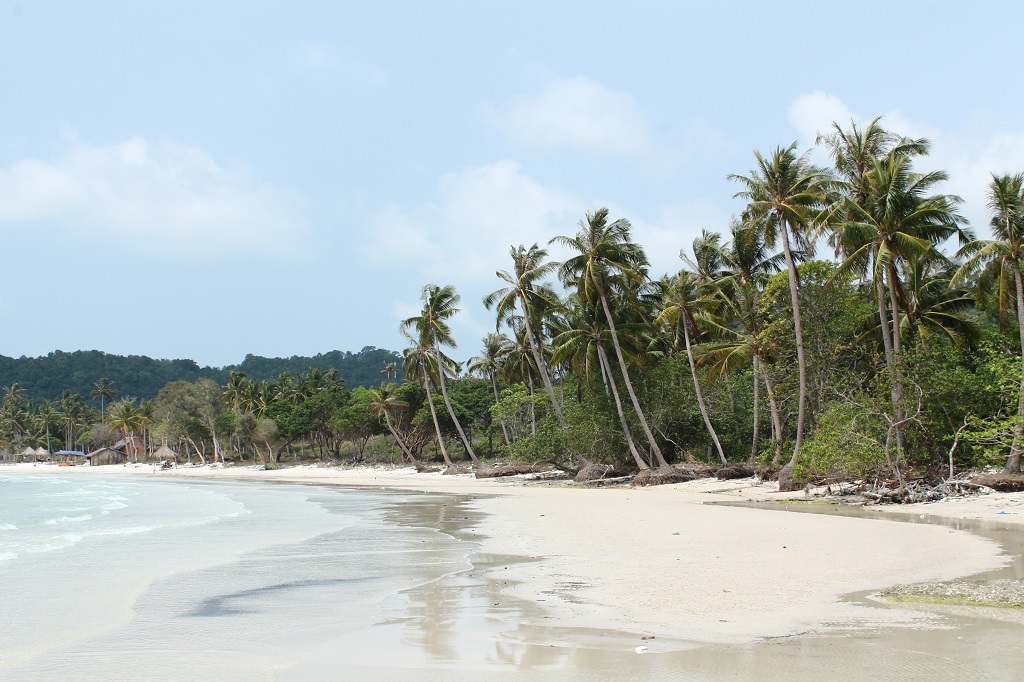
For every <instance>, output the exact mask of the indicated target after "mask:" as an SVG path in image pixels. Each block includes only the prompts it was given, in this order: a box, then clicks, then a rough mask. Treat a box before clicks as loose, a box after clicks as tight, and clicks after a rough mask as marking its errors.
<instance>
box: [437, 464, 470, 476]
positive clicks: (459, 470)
mask: <svg viewBox="0 0 1024 682" xmlns="http://www.w3.org/2000/svg"><path fill="white" fill-rule="evenodd" d="M442 473H443V474H444V475H445V476H457V475H459V474H470V473H473V472H472V471H470V470H469V469H468V468H466V467H460V466H457V465H454V464H453V465H452V466H450V467H448V468H446V469H445V470H444V471H443V472H442Z"/></svg>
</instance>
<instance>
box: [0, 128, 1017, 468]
mask: <svg viewBox="0 0 1024 682" xmlns="http://www.w3.org/2000/svg"><path fill="white" fill-rule="evenodd" d="M819 144H820V145H822V146H823V148H824V149H826V150H827V151H828V152H829V153H830V154H831V157H832V160H833V164H832V167H831V168H818V167H815V166H813V165H811V164H810V162H809V161H808V158H807V157H806V155H804V156H801V155H800V154H798V152H797V150H796V148H795V145H794V146H790V147H788V148H782V147H780V148H778V149H775V150H773V151H772V152H771V153H769V154H764V155H762V154H759V153H755V167H754V169H753V170H752V171H750V172H749V173H747V174H745V175H734V176H730V179H731V180H733V181H734V182H735V183H736V187H737V189H738V190H739V192H738V194H737V196H739V197H741V198H743V199H744V200H745V201H746V208H745V210H744V211H743V212H742V214H741V215H740V216H738V217H737V218H735V219H734V220H733V221H732V223H731V224H730V225H728V226H725V227H726V231H725V233H724V234H722V233H718V232H705V233H703V234H702V235H701V236H700V237H699V238H698V239H697V240H695V241H694V243H693V244H692V248H691V249H688V250H685V249H684V250H682V251H681V252H680V256H681V258H682V260H681V268H680V270H679V271H678V272H675V273H671V274H668V275H665V276H662V277H660V278H654V277H652V276H651V275H650V273H649V272H648V260H647V257H646V254H645V253H644V251H643V248H642V247H641V246H640V245H639V244H637V243H635V242H634V241H633V239H632V230H631V226H630V223H629V222H628V221H627V220H625V219H622V218H619V219H615V220H612V217H611V216H610V215H609V213H608V211H607V210H606V209H600V210H597V211H594V212H591V213H588V214H587V215H586V216H585V217H584V219H583V220H581V221H580V223H579V225H578V230H577V231H576V232H575V233H574V234H569V235H561V236H553V238H552V240H551V241H552V242H554V243H558V244H559V245H561V246H563V247H565V248H567V249H568V251H569V252H570V257H569V258H568V259H567V260H565V261H564V262H561V263H556V262H552V261H550V260H548V252H547V250H546V249H545V248H543V247H542V246H541V245H539V244H534V245H532V246H529V247H527V246H525V245H521V246H513V247H512V248H511V250H510V256H511V259H512V263H511V265H512V267H511V268H509V269H508V270H498V271H497V276H498V278H499V280H500V282H501V287H500V288H498V289H497V290H496V291H494V292H492V293H490V294H488V295H487V296H485V297H484V302H485V304H486V305H487V307H488V308H490V309H493V310H494V311H495V316H496V317H495V321H496V328H495V333H493V334H489V335H488V336H487V337H486V338H485V339H484V340H483V350H482V352H481V353H480V355H479V356H478V357H476V358H473V359H472V360H471V361H470V362H469V363H468V364H467V365H466V366H463V365H462V364H460V363H458V362H455V361H454V360H453V359H452V358H451V357H450V356H449V353H450V352H451V351H450V350H449V349H451V348H453V347H454V346H455V340H454V339H453V338H452V333H451V329H450V327H449V324H448V323H449V321H450V320H451V318H452V317H453V316H454V315H456V314H457V313H458V311H459V307H458V306H459V303H460V297H459V295H458V294H457V293H456V292H455V290H454V289H453V288H452V287H450V286H438V285H434V284H429V285H427V286H425V287H424V288H423V290H422V309H421V312H420V314H419V315H416V316H413V317H411V318H409V319H407V320H404V321H402V322H401V324H400V328H401V329H402V331H403V332H404V333H405V335H406V336H407V338H408V340H409V347H408V348H407V349H406V351H405V353H404V355H403V356H402V357H401V360H400V361H398V360H397V358H396V357H394V356H389V357H381V358H378V359H377V360H378V361H377V363H376V366H375V367H374V368H373V371H372V372H371V376H370V378H371V379H372V382H368V383H372V384H374V385H377V384H379V386H378V387H376V388H362V387H357V386H355V384H353V383H349V382H348V381H345V382H342V381H339V376H340V372H338V373H336V372H333V371H331V370H332V369H333V366H332V365H330V363H329V361H328V360H327V358H329V357H330V356H323V358H324V362H323V363H322V364H305V365H304V366H303V363H302V362H300V363H293V364H291V365H287V366H282V365H277V366H274V365H269V364H266V365H265V364H263V363H261V362H260V361H259V359H255V358H247V359H246V362H245V363H243V364H242V365H241V366H239V367H238V368H226V369H225V370H224V371H225V372H226V373H227V376H226V377H225V376H221V377H220V378H217V377H207V376H200V377H198V378H186V379H184V380H179V381H174V382H171V383H168V384H167V385H165V386H163V388H162V389H161V390H160V391H159V393H158V394H157V395H156V396H155V398H154V399H153V400H151V401H149V400H147V401H143V402H142V403H140V404H136V403H135V402H134V401H131V400H122V401H120V402H118V403H116V404H115V405H114V406H111V407H110V409H109V411H108V413H107V414H106V415H99V416H100V419H99V420H98V423H96V416H97V415H95V414H94V413H91V412H89V411H88V409H85V410H84V411H82V410H79V408H78V407H77V406H78V405H80V403H84V398H78V397H77V396H78V394H79V392H80V391H81V389H75V390H73V391H69V392H67V393H65V394H63V395H62V397H61V398H60V399H59V400H58V402H57V403H52V402H50V401H44V402H42V403H39V402H33V401H30V400H27V399H26V396H25V395H24V393H25V391H24V390H23V389H22V388H21V387H19V386H17V385H8V386H7V387H6V388H5V389H4V396H3V411H2V416H3V421H2V426H0V429H2V432H0V437H2V438H3V439H5V440H6V442H7V443H8V444H9V445H11V446H15V447H17V446H20V445H21V444H22V443H24V442H28V443H38V442H40V441H41V439H42V438H43V437H44V435H45V436H47V437H52V433H53V432H54V430H56V431H57V432H60V431H61V430H63V432H64V434H65V439H66V442H67V443H68V444H73V443H86V444H91V445H95V444H97V443H100V442H102V441H103V439H104V438H108V439H109V438H112V437H114V435H116V434H121V435H130V434H131V433H136V434H139V433H142V434H145V435H146V437H147V438H149V439H150V440H151V441H152V442H154V443H156V442H165V443H169V444H171V445H173V446H174V447H175V448H177V450H178V452H179V453H182V454H183V455H184V454H185V453H187V454H188V456H189V457H192V456H196V457H201V458H203V459H206V458H217V459H223V458H226V457H232V458H234V457H238V458H243V459H253V460H259V461H263V462H265V463H267V464H268V465H271V466H273V465H274V464H276V463H277V462H278V461H279V460H280V459H282V458H283V457H292V458H300V457H317V458H322V459H337V458H339V457H351V458H352V459H355V460H362V459H364V458H367V457H378V458H379V457H392V458H394V457H400V458H403V459H406V460H408V461H411V462H412V463H414V464H416V465H417V466H421V465H422V463H423V462H424V461H425V460H438V461H444V462H445V463H446V464H448V465H452V464H454V463H457V462H458V460H464V461H465V460H468V462H470V463H472V464H474V465H476V464H479V463H480V461H481V459H482V458H484V457H501V458H514V459H521V460H527V461H537V460H551V461H555V462H557V463H559V464H561V465H564V466H571V467H580V468H586V467H587V466H588V465H591V464H597V463H600V464H604V465H613V466H616V467H619V468H627V469H633V470H640V471H664V470H667V469H668V468H669V467H671V465H672V464H674V463H678V462H681V461H684V460H689V459H702V460H707V461H710V462H716V463H720V464H725V463H737V462H745V463H750V464H756V465H760V466H762V467H763V468H765V469H767V470H769V471H772V472H777V473H778V475H779V479H780V485H781V486H782V487H784V488H792V487H793V486H796V485H800V484H801V482H802V481H806V480H809V479H811V478H814V479H819V480H820V479H843V478H846V479H849V478H868V477H889V478H893V479H896V480H898V481H899V482H900V483H901V485H902V483H903V482H904V481H905V480H907V479H908V477H909V476H932V477H936V476H950V475H952V474H953V473H954V472H955V471H957V470H962V469H965V468H969V467H974V466H978V465H992V464H998V465H1000V466H1002V467H1003V468H1004V469H1005V470H1006V471H1010V472H1014V471H1019V469H1020V454H1021V448H1022V445H1024V437H1022V430H1024V389H1022V385H1024V383H1022V382H1024V376H1022V368H1021V356H1020V350H1021V347H1022V345H1024V297H1022V293H1024V292H1022V289H1024V287H1022V282H1021V275H1020V265H1019V262H1020V258H1021V257H1022V244H1024V175H1014V176H998V177H993V179H992V182H991V186H990V190H989V202H988V210H989V212H990V215H991V218H992V220H991V224H990V229H991V233H992V237H993V238H992V239H991V240H983V239H978V238H977V237H976V236H975V235H974V233H973V232H972V231H971V230H970V228H969V226H968V225H967V224H966V221H965V220H964V219H963V218H962V217H961V216H960V214H959V213H958V210H959V206H960V204H961V200H960V199H959V198H958V197H955V196H952V195H948V194H943V193H942V192H941V185H942V183H943V182H944V181H945V180H946V176H945V174H944V173H942V172H932V173H918V172H917V171H915V169H914V163H915V161H916V160H918V159H919V158H920V157H921V156H924V155H926V154H927V153H928V152H929V143H928V142H927V141H926V140H912V139H908V138H905V137H902V136H899V135H897V134H894V133H891V132H889V131H886V130H885V129H884V128H883V127H882V126H881V124H880V122H879V121H878V120H876V121H873V122H871V123H870V124H868V125H866V126H857V125H851V127H850V128H849V129H842V128H841V127H840V126H838V125H837V126H835V127H834V129H833V131H832V132H831V133H830V134H828V135H824V136H822V137H821V138H820V140H819ZM815 245H818V246H819V248H820V249H821V250H822V251H824V250H825V249H826V246H827V247H829V248H831V249H832V251H833V253H834V255H835V258H834V260H821V259H816V258H815V257H814V256H815V254H816V250H815ZM949 245H953V246H952V249H955V253H953V254H949V253H946V252H945V251H944V250H943V249H944V248H946V249H948V248H950V246H949ZM371 350H372V349H371ZM364 352H365V349H364ZM381 353H385V354H386V352H385V351H381ZM293 360H294V359H293ZM201 371H202V370H200V372H201ZM399 371H401V374H402V378H401V379H400V378H399ZM373 374H375V375H376V376H372V375H373ZM68 376H70V375H68ZM382 379H383V381H382ZM64 381H65V385H67V382H68V381H69V379H68V378H65V379H64ZM101 389H102V386H101V385H100V383H96V384H95V385H94V387H92V388H89V389H88V391H87V392H85V393H82V395H89V396H92V397H93V398H94V399H96V398H97V397H99V399H100V400H101V402H102V400H103V396H104V395H106V394H105V393H104V392H103V391H102V390H101ZM396 448H397V449H396Z"/></svg>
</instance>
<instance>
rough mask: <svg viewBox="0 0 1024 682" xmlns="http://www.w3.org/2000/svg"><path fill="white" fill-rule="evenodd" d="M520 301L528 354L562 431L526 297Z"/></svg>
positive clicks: (559, 409) (560, 417)
mask: <svg viewBox="0 0 1024 682" xmlns="http://www.w3.org/2000/svg"><path fill="white" fill-rule="evenodd" d="M520 300H521V302H522V306H523V322H524V324H525V325H526V338H527V340H528V341H529V342H530V352H531V354H532V355H533V361H534V362H535V363H537V371H538V372H540V380H541V382H543V384H544V390H545V391H546V392H547V394H548V400H550V401H551V407H552V408H554V410H555V416H556V417H558V423H559V424H561V426H562V430H563V431H564V430H565V429H566V425H565V417H564V416H563V415H562V406H561V405H560V404H559V403H558V398H556V397H555V387H554V385H553V384H552V383H551V377H550V376H549V375H548V370H547V365H546V364H545V363H544V358H543V357H541V353H540V349H539V348H538V347H537V339H535V338H534V336H533V325H531V324H530V309H529V308H528V307H527V305H526V297H525V296H522V295H520Z"/></svg>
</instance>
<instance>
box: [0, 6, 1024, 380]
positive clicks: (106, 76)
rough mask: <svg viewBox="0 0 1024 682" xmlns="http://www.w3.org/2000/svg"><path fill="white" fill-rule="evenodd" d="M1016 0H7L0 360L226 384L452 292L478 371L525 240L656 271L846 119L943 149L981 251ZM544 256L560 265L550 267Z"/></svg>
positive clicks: (1014, 145)
mask: <svg viewBox="0 0 1024 682" xmlns="http://www.w3.org/2000/svg"><path fill="white" fill-rule="evenodd" d="M1022 19H1024V5H1020V4H1018V3H1011V2H1004V3H997V2H984V1H981V2H974V3H970V4H968V3H963V2H898V3H897V2H873V1H870V0H869V1H865V2H858V3H854V4H850V3H821V2H786V1H785V0H780V1H779V2H774V3H763V2H730V3H684V2H669V1H668V0H664V1H662V2H644V1H642V0H640V1H634V2H630V3H624V2H621V1H619V2H601V1H600V0H594V1H590V2H568V1H566V2H559V1H556V0H547V1H544V2H530V1H522V2H515V3H508V2H506V3H497V2H488V1H479V0H475V1H467V2H454V1H452V2H445V1H442V0H438V1H436V2H412V1H410V2H390V1H386V0H382V1H379V2H365V1H360V2H346V1H343V0H338V1H335V2H312V1H305V2H303V1H301V0H296V1H292V2H266V1H259V0H247V1H239V2H233V1H228V0H222V1H216V0H215V1H204V2H193V1H191V0H174V1H164V0H154V1H152V2H136V1H134V0H129V1H124V2H118V1H113V0H95V1H93V2H77V1H74V0H64V1H48V0H0V93H2V100H0V101H2V102H3V104H2V106H0V244H2V245H3V246H2V254H3V256H2V264H3V270H2V276H0V330H2V331H0V354H3V355H8V356H14V357H18V356H21V355H28V356H37V355H45V354H46V353H48V352H50V351H53V350H57V349H59V350H64V351H74V350H92V349H96V350H101V351H105V352H108V353H116V354H135V355H149V356H151V357H157V358H172V359H173V358H190V359H194V360H196V361H197V362H199V363H200V364H202V365H213V366H224V365H227V364H235V363H238V362H241V361H242V359H243V358H244V357H245V355H246V354H247V353H253V354H257V355H264V356H291V355H314V354H316V353H323V352H328V351H330V350H334V349H340V350H351V351H358V350H359V349H361V348H362V347H364V346H376V347H379V348H388V349H393V350H400V349H401V348H403V347H404V346H405V345H406V343H405V340H404V339H403V338H402V336H401V335H400V334H399V331H398V328H399V323H400V321H401V320H402V319H404V318H406V317H410V316H412V315H415V314H416V313H417V312H418V310H419V306H420V301H419V296H420V291H421V288H422V287H423V285H424V284H428V283H433V284H439V285H448V284H451V285H454V286H455V288H456V290H457V291H458V292H459V294H461V296H462V305H461V307H462V310H461V312H460V313H459V315H458V316H457V317H456V318H455V319H454V320H453V323H452V331H453V335H454V337H455V340H456V341H457V342H458V344H459V347H458V350H456V351H454V352H453V355H454V356H455V357H457V358H460V359H465V358H467V357H469V356H472V355H475V354H477V353H478V351H479V349H480V347H481V341H480V340H481V338H482V337H483V335H484V334H486V333H488V332H490V331H493V330H494V322H493V320H494V318H493V315H492V314H491V313H489V312H488V311H487V310H486V309H485V308H484V307H483V305H482V303H481V300H482V298H483V297H484V296H485V295H486V294H488V293H489V292H491V291H493V290H495V289H497V288H499V286H500V282H499V280H498V279H497V278H496V276H495V274H494V273H495V270H497V269H508V268H510V266H511V259H510V258H509V255H508V252H509V248H510V247H511V246H513V245H518V244H523V245H526V246H529V245H531V244H533V243H535V242H536V243H539V244H540V245H542V246H546V245H547V242H548V241H549V240H550V239H551V238H552V237H554V236H556V235H573V234H575V233H576V230H577V223H578V222H579V221H580V220H581V219H582V218H583V217H584V215H585V214H586V212H587V211H592V210H595V209H597V208H600V207H608V208H609V209H610V211H611V215H610V217H611V218H612V219H616V218H626V219H628V220H629V221H630V222H631V223H632V225H633V234H634V239H635V241H637V242H639V243H640V244H641V245H643V246H644V248H645V249H646V252H647V255H648V257H649V259H650V261H651V274H652V276H655V277H657V276H660V275H661V274H664V273H668V272H674V271H676V270H678V269H679V268H680V266H681V261H680V260H679V252H680V249H687V250H689V247H690V244H691V243H692V241H693V239H694V237H696V236H697V235H698V234H699V233H700V231H701V230H702V229H708V230H712V231H719V232H723V233H724V232H725V231H726V230H727V227H728V223H729V219H730V217H731V216H733V215H736V214H738V213H739V212H740V211H741V210H742V208H743V206H742V203H741V202H740V201H739V200H737V199H735V198H734V195H735V193H736V192H737V191H739V189H740V188H739V187H738V186H737V185H736V184H735V183H733V182H730V181H729V180H728V177H727V176H728V175H729V174H730V173H735V174H741V175H746V174H748V173H749V172H750V170H751V169H752V168H753V166H754V155H753V152H754V150H761V151H763V152H766V153H767V152H769V151H770V150H771V149H773V148H775V147H777V146H779V145H782V146H788V145H789V144H790V143H792V142H797V144H798V147H799V149H800V150H801V151H805V150H808V151H809V153H810V154H811V159H812V160H815V161H816V162H819V163H825V162H827V160H828V159H827V157H826V156H824V155H823V154H822V152H821V151H820V150H814V149H812V147H813V143H814V139H815V136H816V134H817V133H818V132H819V131H824V132H827V131H828V130H829V129H830V127H831V125H832V122H833V121H836V122H839V123H841V124H843V125H844V127H846V126H847V125H848V123H849V122H850V121H851V120H856V121H859V122H865V121H870V120H871V119H873V118H874V117H876V116H879V115H882V116H884V117H885V118H884V119H883V120H884V123H883V125H885V127H887V128H888V129H890V130H893V131H896V132H899V133H902V134H905V135H911V136H913V137H922V136H924V137H927V138H928V139H930V140H931V142H932V145H933V147H932V149H933V151H932V154H931V155H930V156H929V157H928V158H927V159H924V160H922V161H921V162H920V163H919V164H918V167H919V168H920V169H921V170H934V169H943V170H945V171H946V172H947V173H948V174H949V181H948V183H945V185H943V191H946V192H950V193H954V194H958V195H960V196H961V197H963V199H964V204H963V206H962V210H961V212H962V213H963V214H964V215H965V216H966V217H967V218H968V219H970V221H971V223H972V226H973V228H974V229H975V230H976V231H977V232H978V233H979V234H980V235H985V233H986V229H985V226H986V224H987V221H988V217H987V214H986V210H985V192H986V186H987V184H988V182H989V180H990V177H991V176H990V174H991V173H1009V172H1014V173H1015V172H1020V171H1024V117H1022V116H1021V112H1022V111H1024V106H1022V105H1024V101H1022V100H1024V94H1022V92H1024V88H1021V87H1020V86H1019V83H1018V81H1019V80H1020V79H1019V73H1018V72H1019V70H1020V52H1019V27H1020V26H1021V25H1024V22H1022ZM551 253H552V257H553V258H555V259H559V258H561V257H564V256H565V254H564V252H560V251H559V250H558V248H556V247H552V248H551Z"/></svg>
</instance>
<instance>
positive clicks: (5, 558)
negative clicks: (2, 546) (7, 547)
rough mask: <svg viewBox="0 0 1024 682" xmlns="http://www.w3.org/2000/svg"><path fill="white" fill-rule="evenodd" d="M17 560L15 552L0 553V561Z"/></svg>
mask: <svg viewBox="0 0 1024 682" xmlns="http://www.w3.org/2000/svg"><path fill="white" fill-rule="evenodd" d="M17 558H18V555H17V553H15V552H0V561H10V560H11V559H17Z"/></svg>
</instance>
